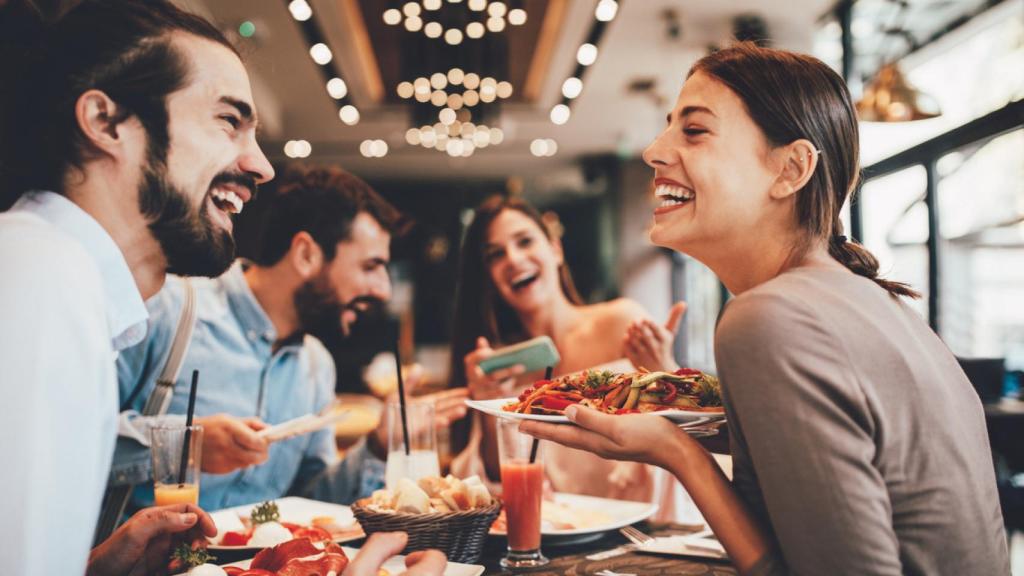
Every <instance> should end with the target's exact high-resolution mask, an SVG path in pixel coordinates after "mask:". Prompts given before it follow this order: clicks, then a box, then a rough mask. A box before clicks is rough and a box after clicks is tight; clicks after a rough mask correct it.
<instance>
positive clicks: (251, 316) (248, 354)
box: [114, 261, 383, 510]
mask: <svg viewBox="0 0 1024 576" xmlns="http://www.w3.org/2000/svg"><path fill="white" fill-rule="evenodd" d="M190 281H191V282H192V283H193V284H194V285H195V288H196V305H197V306H196V309H197V318H196V326H195V330H194V332H193V335H192V341H191V344H190V345H189V348H188V353H187V355H186V356H185V360H184V362H183V364H182V367H181V372H180V374H179V376H178V382H177V383H176V385H175V387H174V395H173V397H172V399H171V403H170V408H169V409H168V411H167V414H168V416H165V417H163V418H156V419H154V418H144V417H142V416H140V415H139V412H140V411H141V410H142V407H143V406H144V405H145V403H146V399H147V398H148V397H149V394H150V392H151V391H152V390H153V386H154V383H155V381H156V378H157V376H158V375H159V373H160V370H161V369H162V368H163V364H164V362H165V361H166V356H167V354H168V353H169V351H170V345H171V340H172V339H173V337H174V331H175V328H176V326H177V322H178V317H179V315H180V314H181V308H182V306H183V302H184V291H185V286H184V282H183V280H181V279H180V278H176V277H173V276H169V277H168V278H167V283H166V285H165V286H164V288H163V290H161V291H160V292H159V293H158V294H157V295H155V296H154V297H153V298H151V299H150V300H149V301H148V302H147V306H148V308H149V314H150V326H149V331H150V335H149V338H147V339H146V341H145V342H143V343H142V344H140V345H139V346H136V347H134V348H130V349H128V350H125V351H124V352H122V353H121V355H120V357H119V359H118V361H117V369H118V380H119V385H120V396H121V403H122V414H121V422H120V426H119V428H120V429H119V433H120V435H121V438H120V442H121V443H122V444H123V443H124V442H125V441H126V440H127V441H129V442H131V441H132V440H134V441H135V442H137V443H138V444H141V445H145V444H148V429H149V427H150V426H152V425H153V424H155V423H157V422H160V421H161V420H167V419H172V420H178V421H182V420H183V418H184V416H183V414H184V413H185V412H186V410H187V407H188V394H189V388H190V380H191V374H192V370H193V369H197V370H199V385H198V392H197V394H196V408H195V413H196V415H197V416H209V415H213V414H219V413H227V414H230V415H232V416H237V417H239V418H246V417H251V416H256V417H258V418H260V419H261V420H263V421H264V422H266V423H268V424H278V423H281V422H284V421H286V420H290V419H292V418H296V417H298V416H302V415H304V414H309V413H316V412H319V411H320V410H321V409H322V408H324V407H325V406H326V405H327V404H329V403H330V402H331V401H332V400H333V399H334V362H333V360H332V359H331V356H330V355H329V354H328V352H327V350H326V349H325V348H324V346H323V344H321V343H320V341H319V340H317V339H316V338H314V337H312V336H308V335H307V336H305V337H304V338H302V339H298V338H297V339H296V340H295V341H294V342H290V343H285V344H284V345H282V346H281V347H280V348H278V349H277V350H274V349H273V344H274V342H275V341H276V340H277V334H276V332H275V330H274V326H273V324H272V323H271V321H270V318H269V317H267V314H266V312H264V310H263V309H262V308H261V307H260V305H259V302H258V301H257V300H256V297H255V296H254V295H253V293H252V290H251V289H250V288H249V285H248V283H247V282H246V280H245V276H244V274H243V264H242V262H240V261H239V262H236V263H235V265H234V266H232V267H231V269H230V270H229V271H228V272H227V273H225V274H224V275H223V276H221V277H219V278H215V279H192V280H190ZM139 382H143V383H144V384H143V387H142V388H141V390H140V393H139V394H137V395H136V396H135V397H134V398H129V396H130V395H131V393H132V391H133V390H134V389H135V388H136V385H137V384H138V383H139ZM128 400H130V403H129V404H128V405H124V404H125V403H126V401H128ZM120 451H121V450H120V446H119V452H120ZM143 454H144V457H143V458H141V459H140V458H136V459H135V463H136V464H137V466H136V468H137V469H136V472H138V471H139V470H138V469H139V468H142V469H144V473H145V474H146V476H145V478H146V480H147V481H146V482H145V483H143V484H142V485H141V486H140V487H139V488H137V489H136V490H135V494H134V495H133V499H132V508H136V507H141V506H145V505H148V504H150V503H152V486H151V484H150V483H149V481H148V474H149V473H150V472H149V469H148V460H149V458H148V454H145V453H143ZM115 460H117V458H115ZM337 460H338V458H337V450H336V448H335V444H334V435H333V430H331V429H329V428H328V429H325V430H321V431H318V432H315V433H313V434H308V435H305V436H298V437H295V438H290V439H287V440H282V441H278V442H275V443H274V444H272V445H271V446H270V454H269V458H268V459H267V461H266V462H264V463H263V464H260V465H258V466H252V467H249V468H245V469H242V470H237V471H235V472H231V473H228V474H216V475H215V474H203V475H202V478H201V480H200V490H199V493H200V497H199V503H200V505H201V506H202V507H203V508H204V509H206V510H218V509H221V508H227V507H231V506H238V505H242V504H249V503H253V502H258V501H262V500H270V499H274V498H279V497H281V496H284V495H286V494H289V493H303V492H308V491H309V489H311V488H312V486H311V485H309V484H310V481H311V480H312V479H314V478H315V477H316V476H317V475H319V474H320V473H321V472H324V471H325V470H327V469H328V468H329V467H332V466H334V465H335V464H336V463H337ZM366 460H373V462H365V461H366ZM344 464H345V465H344V466H343V468H342V472H343V474H344V475H345V476H348V477H346V478H344V479H343V480H344V483H345V484H346V485H348V486H350V487H351V488H350V489H348V490H347V491H348V492H349V494H348V495H347V496H337V495H335V498H341V499H345V500H351V499H354V498H356V497H362V496H365V495H368V494H369V492H372V490H373V489H374V488H376V487H379V486H380V485H381V484H383V482H381V479H382V476H383V463H382V462H380V461H379V460H376V459H375V458H372V456H371V455H370V453H369V451H368V450H366V449H365V447H362V446H361V447H359V448H357V449H356V450H353V451H351V452H350V455H349V456H348V457H347V458H346V462H345V463H344ZM120 465H121V466H122V471H121V472H120V473H121V474H122V475H123V470H124V462H121V463H120ZM335 469H337V468H336V467H335ZM118 474H119V471H118V463H117V462H115V469H114V476H116V475H118ZM352 475H358V476H360V477H358V478H353V477H351V476H352ZM132 481H134V482H141V478H140V477H138V476H137V474H136V477H135V478H132Z"/></svg>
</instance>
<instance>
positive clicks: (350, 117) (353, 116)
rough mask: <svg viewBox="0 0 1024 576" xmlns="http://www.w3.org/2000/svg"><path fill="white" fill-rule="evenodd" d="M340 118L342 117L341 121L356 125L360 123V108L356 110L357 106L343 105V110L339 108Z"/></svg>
mask: <svg viewBox="0 0 1024 576" xmlns="http://www.w3.org/2000/svg"><path fill="white" fill-rule="evenodd" d="M338 118H341V121H342V122H344V123H345V124H348V125H349V126H355V125H356V124H358V123H359V110H356V107H355V106H353V105H351V104H346V105H345V106H342V107H341V110H338Z"/></svg>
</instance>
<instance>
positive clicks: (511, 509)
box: [498, 418, 548, 568]
mask: <svg viewBox="0 0 1024 576" xmlns="http://www.w3.org/2000/svg"><path fill="white" fill-rule="evenodd" d="M541 448H542V446H539V447H538V448H537V450H536V454H534V456H535V457H534V458H533V461H532V462H531V458H530V456H531V452H533V437H532V436H527V435H526V434H522V433H520V432H519V421H518V420H510V419H504V418H499V419H498V455H499V456H500V462H501V492H502V499H503V500H504V501H505V518H506V520H507V524H508V554H506V555H505V557H504V558H502V559H501V566H502V567H504V568H533V567H537V566H543V565H545V564H547V563H548V559H547V558H545V557H544V555H543V554H541V552H540V523H541V513H540V506H541V497H542V495H543V492H544V464H543V460H542V458H541V457H542V454H541V453H542V452H543V450H542V449H541Z"/></svg>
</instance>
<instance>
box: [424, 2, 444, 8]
mask: <svg viewBox="0 0 1024 576" xmlns="http://www.w3.org/2000/svg"><path fill="white" fill-rule="evenodd" d="M423 7H424V8H426V9H427V10H440V9H441V0H423Z"/></svg>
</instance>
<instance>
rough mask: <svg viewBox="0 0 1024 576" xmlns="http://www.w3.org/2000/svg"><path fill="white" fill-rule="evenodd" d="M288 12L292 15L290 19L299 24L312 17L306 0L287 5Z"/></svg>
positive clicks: (311, 11)
mask: <svg viewBox="0 0 1024 576" xmlns="http://www.w3.org/2000/svg"><path fill="white" fill-rule="evenodd" d="M288 11H289V12H291V13H292V18H295V19H296V20H298V21H299V22H305V21H306V20H309V19H310V18H311V17H312V16H313V9H312V8H310V7H309V3H308V2H306V0H292V1H291V2H289V3H288Z"/></svg>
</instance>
